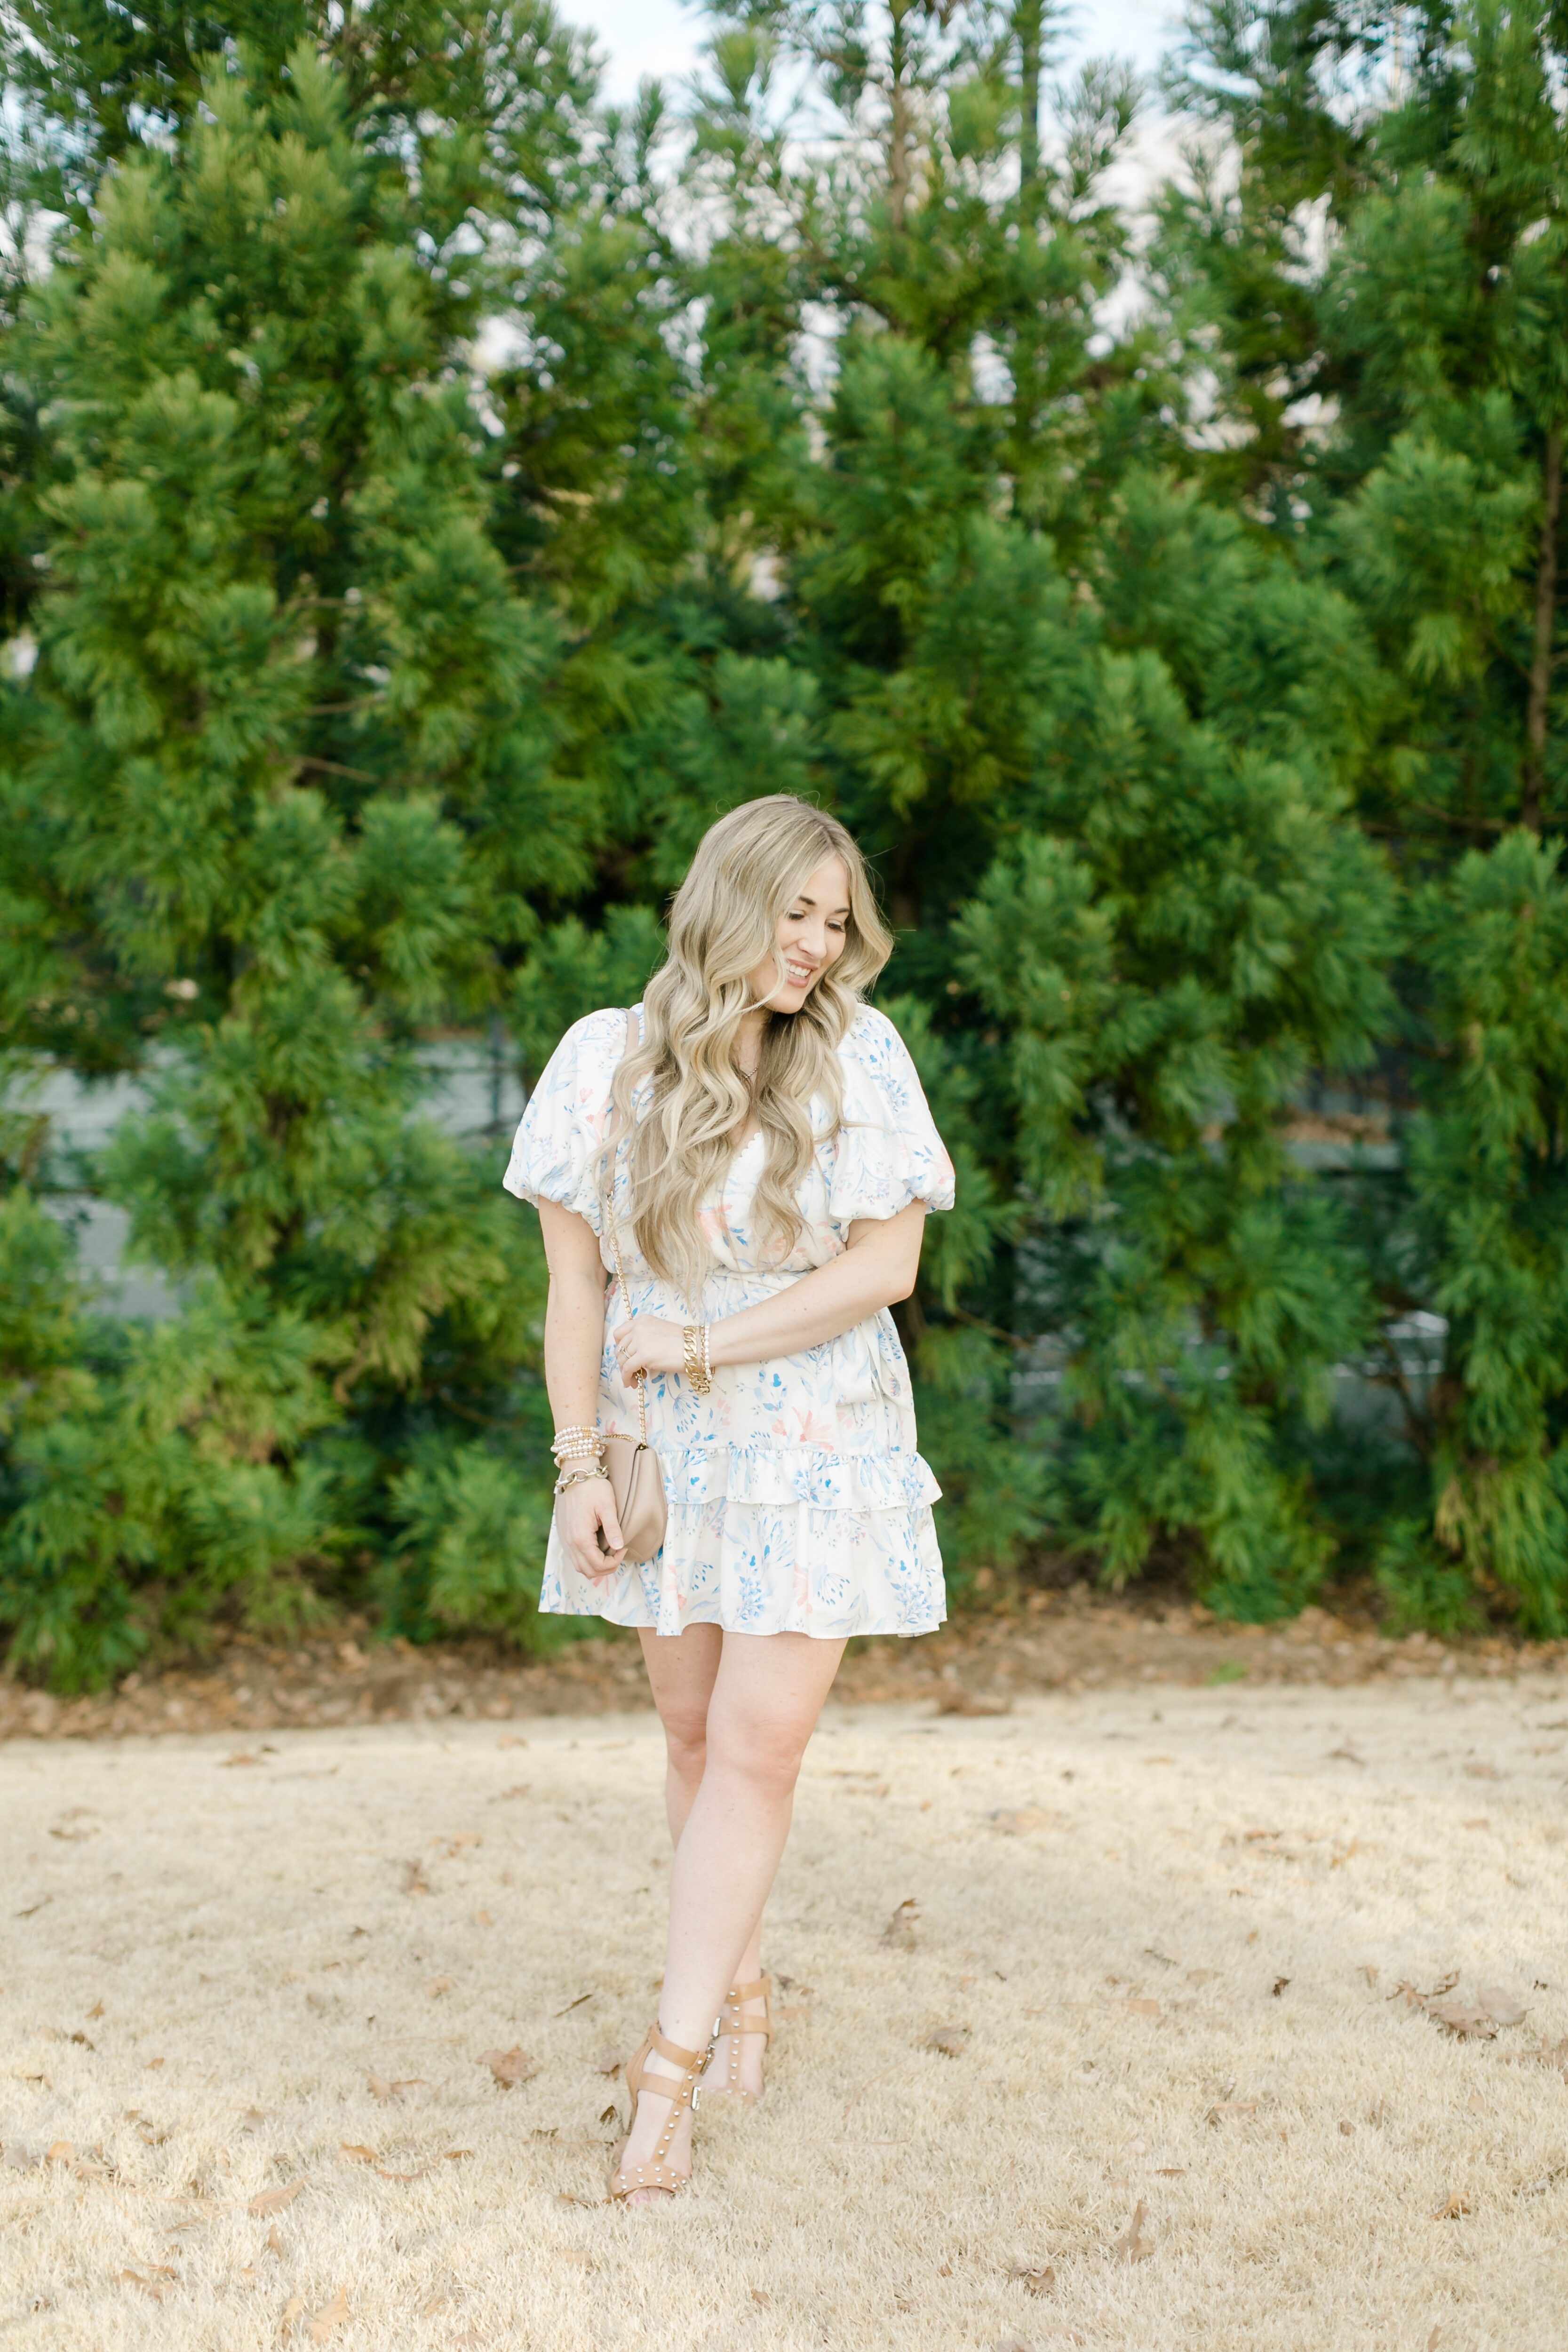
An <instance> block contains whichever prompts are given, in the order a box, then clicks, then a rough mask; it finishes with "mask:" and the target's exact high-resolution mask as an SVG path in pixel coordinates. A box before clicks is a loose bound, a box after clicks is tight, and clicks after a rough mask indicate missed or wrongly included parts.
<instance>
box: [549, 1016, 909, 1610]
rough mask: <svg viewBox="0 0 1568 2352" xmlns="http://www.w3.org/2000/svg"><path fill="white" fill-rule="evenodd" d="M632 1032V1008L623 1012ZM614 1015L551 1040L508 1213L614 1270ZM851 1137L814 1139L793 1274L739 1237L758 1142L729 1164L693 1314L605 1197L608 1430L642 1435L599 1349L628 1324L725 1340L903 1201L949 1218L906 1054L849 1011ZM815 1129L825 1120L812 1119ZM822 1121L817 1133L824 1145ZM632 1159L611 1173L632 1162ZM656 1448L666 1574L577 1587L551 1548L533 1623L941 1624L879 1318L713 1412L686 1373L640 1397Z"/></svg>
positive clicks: (731, 1375) (898, 1380) (786, 1362)
mask: <svg viewBox="0 0 1568 2352" xmlns="http://www.w3.org/2000/svg"><path fill="white" fill-rule="evenodd" d="M634 1010H635V1013H636V1016H637V1018H638V1019H639V1021H640V1017H641V1008H640V1007H637V1008H634ZM626 1019H627V1016H626V1013H625V1012H623V1011H621V1010H619V1009H612V1010H609V1011H605V1012H602V1013H589V1014H588V1015H587V1016H586V1018H585V1019H584V1020H582V1021H579V1022H577V1023H576V1024H574V1026H573V1027H572V1028H571V1029H569V1030H568V1031H567V1033H566V1034H565V1036H564V1037H563V1039H562V1041H561V1043H560V1045H558V1046H557V1047H556V1049H555V1052H554V1053H553V1054H552V1055H551V1058H550V1063H549V1066H548V1067H547V1068H546V1069H545V1072H544V1074H543V1076H542V1078H541V1079H540V1081H539V1084H538V1086H537V1087H535V1089H534V1091H533V1094H532V1095H531V1097H530V1099H529V1104H528V1108H527V1109H526V1110H525V1111H524V1113H523V1116H522V1123H521V1126H520V1127H519V1129H518V1131H517V1140H516V1142H515V1143H514V1145H513V1147H512V1154H511V1164H510V1167H509V1169H508V1170H507V1173H506V1179H505V1181H506V1185H507V1189H508V1191H509V1192H515V1193H517V1194H518V1195H519V1196H520V1198H521V1199H522V1200H525V1201H539V1200H541V1199H543V1200H547V1201H558V1202H560V1203H561V1204H562V1206H563V1208H567V1209H574V1210H575V1211H576V1212H577V1213H578V1215H579V1216H583V1217H585V1218H586V1219H587V1220H588V1223H590V1224H591V1225H592V1226H593V1228H594V1231H595V1233H596V1234H599V1236H600V1255H601V1258H602V1260H603V1262H604V1265H605V1270H606V1272H611V1271H613V1268H614V1253H613V1250H612V1248H611V1245H610V1240H609V1235H608V1233H607V1230H606V1221H605V1220H604V1219H603V1218H602V1216H601V1212H600V1203H599V1199H598V1194H597V1191H596V1184H595V1171H596V1161H597V1157H598V1152H599V1149H600V1146H601V1144H602V1142H603V1139H604V1135H605V1127H606V1124H607V1121H608V1118H609V1105H610V1086H611V1082H612V1080H613V1079H614V1077H615V1074H616V1067H617V1066H618V1065H619V1062H620V1059H621V1055H622V1054H623V1052H624V1051H625V1048H626ZM838 1057H839V1060H840V1062H841V1063H842V1065H843V1070H844V1108H843V1124H842V1126H841V1127H840V1129H839V1131H838V1133H837V1136H835V1137H827V1136H826V1134H824V1139H823V1140H822V1141H821V1142H819V1143H818V1145H817V1147H816V1156H815V1160H814V1163H813V1165H812V1167H811V1169H810V1170H809V1171H808V1172H807V1174H806V1175H805V1178H804V1180H803V1181H802V1183H801V1186H800V1189H799V1191H798V1192H797V1194H796V1200H797V1202H798V1203H799V1206H800V1211H801V1214H802V1216H803V1218H804V1220H805V1223H804V1226H803V1229H802V1232H801V1234H800V1238H799V1240H798V1241H797V1243H796V1244H795V1248H794V1249H793V1250H792V1251H791V1253H790V1255H789V1256H788V1257H787V1258H784V1259H778V1258H777V1257H776V1256H774V1257H770V1256H768V1255H765V1254H764V1252H763V1248H762V1247H761V1245H760V1244H759V1243H758V1241H757V1239H756V1236H755V1234H754V1231H753V1226H752V1199H753V1195H754V1193H755V1191H756V1186H757V1180H758V1177H759V1175H760V1173H761V1171H762V1165H763V1155H764V1152H765V1148H766V1147H765V1141H764V1139H763V1137H761V1136H757V1137H755V1138H754V1139H752V1142H751V1143H750V1144H748V1145H745V1146H743V1147H742V1150H740V1151H738V1152H737V1153H736V1154H735V1157H734V1159H733V1160H731V1164H730V1173H729V1177H728V1179H727V1181H726V1182H725V1185H724V1187H723V1191H722V1193H721V1195H719V1196H716V1197H715V1198H714V1199H713V1200H711V1201H710V1202H709V1203H708V1206H707V1210H706V1213H705V1214H704V1219H703V1222H704V1224H705V1225H706V1226H707V1229H708V1233H709V1237H710V1243H711V1245H712V1250H713V1265H712V1269H711V1272H710V1275H709V1277H708V1281H707V1285H706V1287H705V1290H704V1293H703V1296H702V1297H701V1299H700V1301H693V1302H690V1303H689V1304H688V1302H686V1301H684V1300H682V1299H680V1298H679V1297H677V1296H676V1294H675V1292H674V1291H673V1289H672V1288H671V1287H670V1286H669V1285H668V1283H667V1282H665V1281H664V1280H663V1279H662V1277H660V1276H658V1275H656V1274H655V1273H654V1271H653V1269H652V1267H651V1266H650V1265H648V1263H647V1259H646V1258H645V1257H643V1255H641V1253H640V1251H639V1250H638V1248H637V1241H636V1237H635V1235H634V1234H633V1231H632V1223H631V1216H630V1198H629V1192H630V1184H629V1178H628V1176H627V1173H626V1169H625V1166H624V1165H623V1166H622V1168H621V1169H620V1171H618V1179H617V1187H616V1221H617V1224H618V1227H619V1233H620V1244H621V1255H622V1258H623V1260H624V1262H625V1266H626V1289H627V1293H628V1297H627V1299H626V1302H625V1303H623V1301H622V1299H621V1297H620V1296H619V1290H618V1286H616V1285H612V1286H611V1287H610V1290H609V1292H608V1294H607V1297H606V1300H605V1346H604V1354H603V1357H602V1359H601V1362H600V1369H599V1407H598V1418H599V1426H600V1428H601V1429H603V1430H606V1431H609V1430H620V1431H622V1432H625V1433H633V1432H635V1431H636V1429H637V1398H636V1392H635V1391H632V1390H628V1389H627V1388H626V1387H625V1386H624V1385H623V1384H622V1381H621V1380H620V1377H619V1371H618V1368H617V1365H616V1354H615V1349H614V1347H613V1346H612V1344H611V1340H610V1333H611V1331H612V1330H613V1329H614V1328H615V1327H616V1324H618V1323H622V1322H624V1321H625V1320H626V1311H627V1307H628V1306H629V1307H630V1308H631V1310H632V1311H633V1312H634V1313H637V1314H641V1315H659V1316H664V1317H667V1318H668V1319H669V1320H670V1321H672V1322H677V1323H685V1322H688V1321H690V1320H691V1319H692V1318H693V1316H694V1315H695V1316H696V1317H698V1318H700V1319H702V1320H704V1321H707V1322H714V1323H716V1322H718V1321H720V1320H721V1318H723V1317H724V1316H726V1315H734V1314H738V1313H739V1312H740V1310H741V1308H742V1307H750V1306H752V1305H753V1304H755V1302H756V1301H757V1300H759V1299H763V1298H766V1297H770V1296H771V1295H773V1294H775V1293H776V1292H778V1291H779V1290H781V1289H782V1288H784V1286H786V1285H787V1284H789V1283H791V1282H795V1281H797V1280H798V1279H799V1277H800V1276H802V1275H803V1274H809V1273H810V1272H811V1270H812V1269H813V1267H815V1266H819V1265H826V1263H827V1262H828V1260H829V1259H830V1258H833V1257H836V1256H837V1255H838V1253H839V1252H840V1251H841V1250H843V1249H845V1248H846V1247H847V1244H848V1237H849V1227H850V1225H851V1223H853V1222H854V1221H855V1219H856V1218H858V1217H891V1216H895V1215H896V1214H897V1213H898V1212H899V1211H900V1209H906V1208H908V1207H909V1206H910V1202H914V1201H924V1202H926V1204H927V1206H928V1207H929V1208H931V1209H951V1208H952V1197H953V1177H952V1161H951V1160H949V1158H948V1156H947V1153H946V1152H945V1150H943V1149H942V1139H941V1137H940V1136H939V1135H938V1133H937V1131H936V1128H935V1126H934V1124H933V1123H932V1120H931V1112H930V1110H929V1109H928V1108H927V1106H926V1099H925V1096H924V1095H923V1093H922V1092H921V1082H920V1080H919V1078H918V1077H917V1076H916V1075H915V1066H914V1064H913V1063H912V1062H911V1061H910V1055H909V1052H908V1049H907V1048H906V1046H905V1045H904V1043H903V1040H902V1039H901V1038H900V1035H899V1033H898V1031H897V1030H896V1029H895V1028H894V1027H893V1024H892V1023H891V1022H890V1021H889V1019H888V1018H887V1016H886V1015H885V1014H884V1013H878V1012H875V1011H873V1010H872V1008H871V1007H870V1006H868V1005H862V1006H861V1007H860V1009H859V1011H858V1013H856V1015H855V1019H854V1021H853V1023H852V1024H851V1025H850V1028H849V1032H848V1034H847V1036H846V1037H845V1039H844V1041H843V1043H842V1045H840V1046H839V1048H838ZM819 1109H820V1107H819ZM817 1125H818V1128H819V1130H820V1129H826V1114H825V1113H822V1114H821V1115H820V1116H819V1117H818V1119H817ZM625 1158H626V1155H625V1154H623V1155H622V1159H623V1161H624V1160H625ZM647 1417H648V1437H649V1441H650V1443H651V1444H653V1446H654V1447H655V1449H656V1450H657V1452H658V1459H659V1464H660V1466H661V1468H662V1469H663V1472H664V1484H665V1492H666V1495H667V1496H668V1506H669V1524H668V1532H667V1535H666V1538H665V1543H664V1548H663V1549H662V1551H660V1552H659V1554H658V1557H657V1559H652V1560H648V1561H645V1562H642V1563H640V1564H638V1565H637V1566H633V1565H630V1564H627V1565H626V1566H624V1567H622V1568H620V1569H618V1570H616V1572H615V1573H614V1574H613V1575H611V1576H607V1577H603V1578H599V1579H595V1580H589V1579H587V1578H586V1577H582V1576H579V1575H578V1574H577V1572H576V1570H574V1569H573V1568H572V1567H571V1566H570V1565H569V1564H568V1562H567V1561H566V1559H564V1557H563V1552H562V1548H561V1542H560V1538H559V1536H558V1534H557V1532H556V1530H555V1529H554V1528H552V1529H551V1535H550V1545H549V1549H548V1552H547V1554H546V1556H545V1563H544V1578H543V1584H542V1591H541V1593H540V1601H539V1605H540V1607H541V1609H542V1610H545V1611H547V1612H553V1613H554V1614H556V1615H560V1616H568V1617H604V1618H607V1619H608V1620H609V1621H610V1622H611V1623H612V1624H616V1625H648V1626H653V1627H655V1628H656V1629H657V1630H658V1632H659V1633H681V1632H683V1631H684V1629H685V1628H686V1627H687V1626H688V1625H721V1626H722V1627H723V1628H724V1629H725V1631H726V1632H729V1633H810V1634H815V1635H816V1636H817V1637H818V1638H819V1639H821V1640H824V1641H826V1640H835V1641H837V1640H841V1639H843V1638H844V1637H845V1636H847V1635H849V1634H854V1633H930V1632H931V1631H932V1630H933V1628H935V1627H936V1626H938V1625H940V1624H941V1623H942V1619H943V1618H944V1616H945V1615H946V1613H947V1612H946V1606H945V1596H944V1593H943V1588H942V1555H941V1553H940V1552H939V1551H938V1549H937V1541H936V1528H935V1526H934V1524H933V1522H932V1519H931V1505H932V1503H933V1502H935V1501H936V1500H937V1499H938V1496H939V1495H940V1492H941V1489H940V1488H939V1487H938V1486H937V1483H936V1480H935V1479H934V1478H933V1477H932V1475H931V1471H930V1469H929V1468H928V1467H927V1465H926V1464H925V1463H924V1462H922V1461H921V1457H920V1455H919V1454H918V1453H917V1452H916V1450H915V1417H914V1408H913V1403H912V1401H911V1397H910V1374H909V1366H908V1364H907V1363H906V1362H905V1360H904V1351H903V1349H902V1348H901V1347H900V1344H899V1335H898V1332H897V1330H896V1329H895V1328H894V1326H893V1318H892V1317H891V1315H889V1312H888V1310H887V1308H886V1307H884V1308H882V1309H881V1311H880V1312H879V1314H876V1315H873V1316H871V1317H869V1318H868V1320H867V1321H866V1322H864V1323H858V1324H857V1325H856V1326H855V1328H853V1330H849V1331H844V1332H841V1333H840V1334H839V1336H838V1338H837V1339H826V1340H824V1341H823V1342H822V1344H821V1345H820V1346H818V1347H815V1348H806V1349H802V1351H801V1353H800V1354H799V1355H796V1356H780V1357H775V1358H774V1359H773V1360H772V1361H771V1362H768V1363H764V1364H726V1365H722V1366H721V1367H720V1368H719V1369H718V1370H715V1372H714V1374H713V1385H712V1388H711V1389H710V1391H709V1393H708V1394H707V1395H706V1396H705V1397H699V1396H695V1395H694V1394H693V1393H692V1391H691V1388H690V1385H689V1382H688V1381H685V1380H684V1379H682V1378H681V1377H680V1376H679V1374H677V1373H673V1372H659V1373H654V1374H651V1375H650V1376H649V1379H648V1381H647Z"/></svg>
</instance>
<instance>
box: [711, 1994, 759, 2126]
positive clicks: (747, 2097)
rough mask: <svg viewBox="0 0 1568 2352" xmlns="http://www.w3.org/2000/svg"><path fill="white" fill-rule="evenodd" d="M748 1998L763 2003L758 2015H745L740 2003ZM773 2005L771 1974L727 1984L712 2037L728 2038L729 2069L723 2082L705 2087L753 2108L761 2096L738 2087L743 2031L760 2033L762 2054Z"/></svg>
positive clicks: (715, 2038) (716, 2038)
mask: <svg viewBox="0 0 1568 2352" xmlns="http://www.w3.org/2000/svg"><path fill="white" fill-rule="evenodd" d="M748 2000H760V2001H761V2002H762V2003H763V2014H762V2016H761V2017H748V2016H747V2015H746V2013H745V2011H744V2009H743V2008H742V2002H743V2001H748ZM749 2033H760V2034H761V2035H762V2037H763V2056H764V2057H766V2055H767V2053H768V2047H769V2044H770V2043H771V2042H772V2041H773V1979H772V1977H758V1978H757V1979H756V1980H755V1981H754V1983H752V1984H743V1985H731V1987H730V1990H729V1991H728V1992H727V1993H726V1994H725V1995H724V2007H723V2010H722V2011H721V2014H720V2018H719V2022H718V2024H717V2025H716V2026H715V2027H714V2029H713V2038H714V2040H715V2041H716V2042H717V2041H721V2040H722V2039H723V2037H724V2036H725V2035H726V2034H728V2035H729V2037H730V2065H729V2072H728V2076H727V2079H726V2080H725V2081H724V2082H722V2083H713V2084H709V2088H710V2090H711V2091H713V2092H714V2093H715V2094H717V2095H719V2096H721V2097H723V2098H727V2099H728V2098H735V2099H739V2100H740V2101H741V2103H742V2105H743V2106H748V2107H754V2106H755V2105H756V2104H757V2102H758V2100H759V2099H760V2098H761V2097H762V2093H761V2092H760V2091H744V2090H742V2087H741V2043H742V2039H743V2038H744V2037H745V2036H746V2035H747V2034H749ZM709 2063H710V2064H711V2063H712V2061H711V2060H710V2061H709ZM705 2079H706V2078H705Z"/></svg>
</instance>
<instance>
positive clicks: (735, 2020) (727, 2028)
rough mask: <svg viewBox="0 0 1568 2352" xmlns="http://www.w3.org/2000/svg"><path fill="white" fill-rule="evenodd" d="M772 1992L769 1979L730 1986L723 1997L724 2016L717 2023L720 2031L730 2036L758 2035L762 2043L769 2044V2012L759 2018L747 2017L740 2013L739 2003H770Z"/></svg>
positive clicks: (771, 2035)
mask: <svg viewBox="0 0 1568 2352" xmlns="http://www.w3.org/2000/svg"><path fill="white" fill-rule="evenodd" d="M772 1992H773V1979H772V1978H771V1977H759V1978H758V1979H756V1982H755V1983H754V1984H745V1985H731V1987H730V1990H729V1991H728V1992H727V1993H726V1994H725V1995H724V2014H723V2016H722V2017H721V2019H720V2021H719V2024H720V2028H721V2031H722V2032H725V2033H732V2034H747V2033H752V2034H755V2033H760V2034H761V2035H762V2037H763V2042H764V2043H768V2042H772V2041H773V2018H772V2015H771V2013H770V2011H764V2012H763V2015H762V2016H761V2017H747V2016H745V2015H743V2014H742V2009H741V2003H742V2001H743V2000H762V2001H770V2000H771V1995H772Z"/></svg>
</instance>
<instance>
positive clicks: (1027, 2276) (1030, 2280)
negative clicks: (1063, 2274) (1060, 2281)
mask: <svg viewBox="0 0 1568 2352" xmlns="http://www.w3.org/2000/svg"><path fill="white" fill-rule="evenodd" d="M1007 2275H1008V2277H1009V2278H1011V2279H1016V2280H1017V2282H1018V2284H1019V2285H1020V2286H1021V2287H1023V2288H1024V2289H1025V2290H1026V2293H1027V2294H1049V2293H1050V2291H1051V2289H1052V2287H1054V2286H1055V2284H1056V2283H1057V2274H1056V2272H1055V2271H1054V2270H1053V2269H1052V2268H1051V2265H1050V2263H1014V2264H1013V2267H1012V2269H1011V2270H1010V2271H1009V2272H1008V2273H1007Z"/></svg>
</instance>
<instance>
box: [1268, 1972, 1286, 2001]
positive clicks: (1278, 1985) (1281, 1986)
mask: <svg viewBox="0 0 1568 2352" xmlns="http://www.w3.org/2000/svg"><path fill="white" fill-rule="evenodd" d="M1289 1981H1290V1979H1289V1977H1276V1978H1275V1979H1274V1982H1273V1985H1272V1987H1271V1988H1270V1990H1272V1992H1273V1995H1274V1998H1275V2000H1279V1996H1280V1994H1281V1993H1282V1992H1283V1991H1284V1990H1285V1988H1286V1986H1287V1985H1288V1984H1289Z"/></svg>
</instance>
